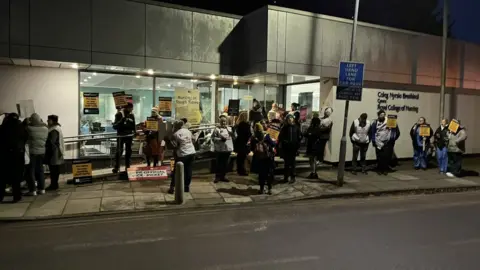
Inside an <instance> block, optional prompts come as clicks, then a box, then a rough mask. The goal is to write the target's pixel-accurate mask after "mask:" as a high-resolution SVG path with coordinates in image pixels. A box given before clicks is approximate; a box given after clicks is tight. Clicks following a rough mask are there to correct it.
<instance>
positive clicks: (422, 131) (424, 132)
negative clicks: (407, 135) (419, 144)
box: [418, 125, 430, 137]
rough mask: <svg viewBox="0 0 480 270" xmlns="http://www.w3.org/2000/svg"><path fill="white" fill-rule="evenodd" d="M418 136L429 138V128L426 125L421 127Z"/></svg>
mask: <svg viewBox="0 0 480 270" xmlns="http://www.w3.org/2000/svg"><path fill="white" fill-rule="evenodd" d="M418 134H419V135H420V137H430V127H429V126H428V125H421V126H420V127H419V130H418Z"/></svg>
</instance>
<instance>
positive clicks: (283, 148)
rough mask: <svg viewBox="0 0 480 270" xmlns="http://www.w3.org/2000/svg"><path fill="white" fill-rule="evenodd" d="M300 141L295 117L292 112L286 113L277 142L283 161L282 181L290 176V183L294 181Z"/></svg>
mask: <svg viewBox="0 0 480 270" xmlns="http://www.w3.org/2000/svg"><path fill="white" fill-rule="evenodd" d="M301 141H302V133H301V132H300V127H299V126H298V125H297V124H296V123H295V117H294V116H293V115H292V114H288V115H287V118H286V120H285V125H284V126H283V127H282V129H281V130H280V134H279V136H278V143H279V149H280V153H281V156H282V158H283V160H284V163H285V174H284V181H285V182H288V178H289V177H290V184H293V183H295V166H296V164H295V163H296V157H297V153H298V149H299V148H300V142H301Z"/></svg>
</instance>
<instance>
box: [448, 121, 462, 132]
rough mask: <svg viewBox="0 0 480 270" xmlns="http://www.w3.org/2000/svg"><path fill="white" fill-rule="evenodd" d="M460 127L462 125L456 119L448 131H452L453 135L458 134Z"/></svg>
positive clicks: (449, 125) (451, 122)
mask: <svg viewBox="0 0 480 270" xmlns="http://www.w3.org/2000/svg"><path fill="white" fill-rule="evenodd" d="M459 127H460V123H459V122H458V120H456V119H452V121H450V124H448V130H450V132H452V133H457V131H458V128H459Z"/></svg>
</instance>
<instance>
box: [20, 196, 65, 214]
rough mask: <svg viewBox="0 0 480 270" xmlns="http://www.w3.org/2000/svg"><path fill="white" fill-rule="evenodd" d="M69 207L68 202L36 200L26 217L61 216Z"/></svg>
mask: <svg viewBox="0 0 480 270" xmlns="http://www.w3.org/2000/svg"><path fill="white" fill-rule="evenodd" d="M65 205H67V200H66V199H65V200H59V199H54V200H45V201H43V200H36V201H34V202H33V203H31V204H30V207H29V208H28V210H27V212H26V213H25V215H24V216H25V217H48V216H60V215H62V213H63V210H64V209H65Z"/></svg>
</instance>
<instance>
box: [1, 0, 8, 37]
mask: <svg viewBox="0 0 480 270" xmlns="http://www.w3.org/2000/svg"><path fill="white" fill-rule="evenodd" d="M9 5H10V4H9V2H8V1H5V0H2V1H0V43H8V42H9V40H10V38H9V36H10V34H9V32H10V31H9V27H10V12H9V8H8V7H9Z"/></svg>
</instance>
